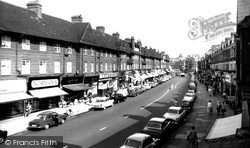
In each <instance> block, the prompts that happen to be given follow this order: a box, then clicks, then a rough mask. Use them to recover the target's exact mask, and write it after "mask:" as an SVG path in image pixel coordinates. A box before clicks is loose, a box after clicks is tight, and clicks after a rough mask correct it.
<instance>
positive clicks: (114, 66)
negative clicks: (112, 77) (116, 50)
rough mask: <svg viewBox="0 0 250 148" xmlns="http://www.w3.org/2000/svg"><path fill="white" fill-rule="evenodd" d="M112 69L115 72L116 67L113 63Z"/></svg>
mask: <svg viewBox="0 0 250 148" xmlns="http://www.w3.org/2000/svg"><path fill="white" fill-rule="evenodd" d="M113 69H114V71H116V65H115V63H114V64H113Z"/></svg>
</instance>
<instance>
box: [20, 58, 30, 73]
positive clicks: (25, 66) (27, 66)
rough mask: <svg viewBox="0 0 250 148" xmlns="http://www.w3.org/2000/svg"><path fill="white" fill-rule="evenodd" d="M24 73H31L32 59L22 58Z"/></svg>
mask: <svg viewBox="0 0 250 148" xmlns="http://www.w3.org/2000/svg"><path fill="white" fill-rule="evenodd" d="M22 74H30V60H22Z"/></svg>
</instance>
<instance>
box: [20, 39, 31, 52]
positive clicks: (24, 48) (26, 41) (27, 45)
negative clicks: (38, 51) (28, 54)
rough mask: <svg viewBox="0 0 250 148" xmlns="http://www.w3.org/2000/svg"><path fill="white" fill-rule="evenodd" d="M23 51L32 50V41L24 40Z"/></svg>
mask: <svg viewBox="0 0 250 148" xmlns="http://www.w3.org/2000/svg"><path fill="white" fill-rule="evenodd" d="M22 49H23V50H30V40H29V39H22Z"/></svg>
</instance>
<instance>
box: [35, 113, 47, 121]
mask: <svg viewBox="0 0 250 148" xmlns="http://www.w3.org/2000/svg"><path fill="white" fill-rule="evenodd" d="M36 119H42V120H44V119H45V115H42V114H41V115H37V116H36Z"/></svg>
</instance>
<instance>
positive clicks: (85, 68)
mask: <svg viewBox="0 0 250 148" xmlns="http://www.w3.org/2000/svg"><path fill="white" fill-rule="evenodd" d="M83 68H84V72H88V63H87V62H84V67H83Z"/></svg>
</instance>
